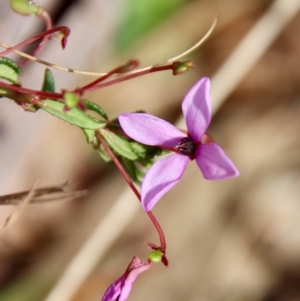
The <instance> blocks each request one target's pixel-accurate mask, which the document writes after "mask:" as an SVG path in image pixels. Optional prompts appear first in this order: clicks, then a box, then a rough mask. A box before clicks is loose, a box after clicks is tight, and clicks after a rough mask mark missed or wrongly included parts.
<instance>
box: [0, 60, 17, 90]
mask: <svg viewBox="0 0 300 301" xmlns="http://www.w3.org/2000/svg"><path fill="white" fill-rule="evenodd" d="M21 74H22V71H21V69H20V68H19V66H18V65H17V64H16V63H15V62H14V61H13V60H11V59H9V58H7V57H2V58H0V78H2V79H6V80H8V81H9V82H11V83H12V84H15V85H17V84H18V83H19V81H18V78H19V75H21Z"/></svg>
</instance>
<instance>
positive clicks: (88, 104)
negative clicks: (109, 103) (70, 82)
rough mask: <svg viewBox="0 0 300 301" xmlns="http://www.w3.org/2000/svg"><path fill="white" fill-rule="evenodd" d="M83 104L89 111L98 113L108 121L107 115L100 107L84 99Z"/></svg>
mask: <svg viewBox="0 0 300 301" xmlns="http://www.w3.org/2000/svg"><path fill="white" fill-rule="evenodd" d="M83 103H84V104H85V106H86V108H87V109H88V110H91V111H94V112H96V113H98V114H99V115H100V116H101V117H102V118H104V119H105V120H108V118H107V115H106V113H105V112H104V110H103V109H102V108H101V107H100V106H98V105H97V104H95V103H93V102H91V101H89V100H87V99H83Z"/></svg>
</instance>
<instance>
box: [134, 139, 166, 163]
mask: <svg viewBox="0 0 300 301" xmlns="http://www.w3.org/2000/svg"><path fill="white" fill-rule="evenodd" d="M130 146H131V148H132V150H133V151H134V152H135V153H136V154H137V155H138V156H139V157H140V158H143V159H152V158H153V157H154V156H156V155H159V154H160V153H161V150H160V148H159V147H156V146H149V145H143V144H140V143H138V142H135V141H131V142H130Z"/></svg>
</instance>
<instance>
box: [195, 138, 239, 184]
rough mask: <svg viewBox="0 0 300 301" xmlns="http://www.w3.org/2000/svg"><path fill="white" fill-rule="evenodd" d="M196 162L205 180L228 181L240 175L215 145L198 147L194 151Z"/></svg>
mask: <svg viewBox="0 0 300 301" xmlns="http://www.w3.org/2000/svg"><path fill="white" fill-rule="evenodd" d="M196 162H197V164H198V166H199V168H200V169H201V171H202V174H203V177H204V178H205V179H207V180H222V179H229V178H233V177H237V176H238V175H239V174H240V173H239V171H238V170H237V169H236V167H235V166H234V164H233V163H232V162H231V160H230V159H229V158H228V157H227V155H226V154H225V153H224V151H223V150H222V149H221V147H220V146H219V145H217V144H215V143H209V144H202V145H200V146H199V148H198V149H197V151H196Z"/></svg>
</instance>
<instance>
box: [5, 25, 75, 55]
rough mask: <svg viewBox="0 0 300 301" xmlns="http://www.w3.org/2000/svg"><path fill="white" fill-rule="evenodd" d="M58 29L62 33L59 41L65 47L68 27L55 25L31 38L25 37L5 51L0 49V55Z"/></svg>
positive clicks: (68, 31) (68, 32)
mask: <svg viewBox="0 0 300 301" xmlns="http://www.w3.org/2000/svg"><path fill="white" fill-rule="evenodd" d="M58 31H60V32H61V33H63V35H64V37H63V39H62V41H61V43H62V47H63V48H65V45H66V43H67V37H68V35H69V34H70V29H69V27H67V26H58V27H55V28H51V29H48V30H46V31H44V32H42V33H40V34H38V35H36V36H34V37H32V38H29V39H27V40H25V41H23V42H21V43H19V44H17V45H15V46H13V47H10V48H9V49H7V50H5V51H2V52H1V53H0V57H3V56H5V55H7V54H9V53H11V52H12V51H14V50H18V49H20V48H22V47H24V46H26V45H29V44H31V43H33V42H34V41H36V40H39V39H41V38H44V37H47V36H49V35H51V34H53V33H55V32H58Z"/></svg>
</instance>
